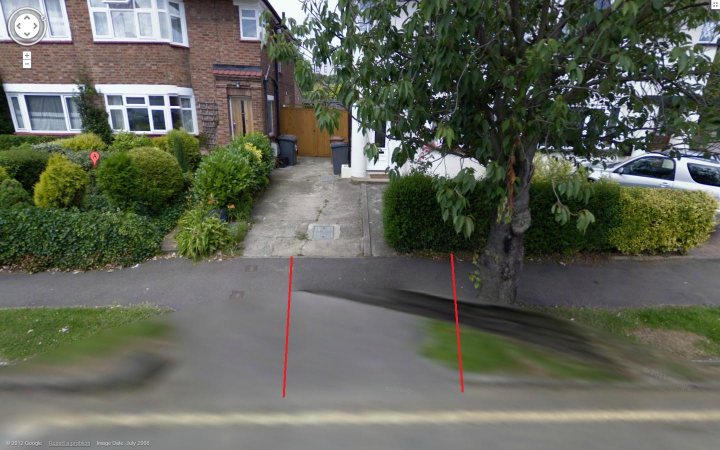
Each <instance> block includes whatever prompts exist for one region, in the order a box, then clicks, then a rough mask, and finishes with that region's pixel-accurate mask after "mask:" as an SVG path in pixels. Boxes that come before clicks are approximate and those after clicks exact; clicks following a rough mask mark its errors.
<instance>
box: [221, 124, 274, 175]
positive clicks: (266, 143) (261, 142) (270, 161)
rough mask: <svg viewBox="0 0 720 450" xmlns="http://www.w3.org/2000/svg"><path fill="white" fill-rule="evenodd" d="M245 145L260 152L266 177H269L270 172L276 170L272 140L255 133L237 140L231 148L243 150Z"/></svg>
mask: <svg viewBox="0 0 720 450" xmlns="http://www.w3.org/2000/svg"><path fill="white" fill-rule="evenodd" d="M245 144H251V145H252V146H253V147H255V148H256V149H258V150H260V154H261V155H262V165H263V171H262V173H264V176H269V175H270V172H272V170H273V169H274V168H275V154H274V153H273V151H272V147H270V139H269V138H268V137H267V136H265V135H264V134H262V133H258V132H254V133H250V134H247V135H245V136H240V137H237V138H235V139H234V140H233V141H232V142H231V143H230V144H229V145H228V147H229V148H232V149H236V150H241V149H243V148H244V147H245Z"/></svg>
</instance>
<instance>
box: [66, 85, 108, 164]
mask: <svg viewBox="0 0 720 450" xmlns="http://www.w3.org/2000/svg"><path fill="white" fill-rule="evenodd" d="M75 101H76V102H77V107H78V114H80V119H81V121H82V127H83V132H85V133H94V134H96V135H98V136H99V137H100V138H101V139H102V140H103V141H104V142H105V143H106V144H110V143H111V142H112V141H113V132H112V128H110V120H109V116H108V113H107V111H105V101H104V99H103V96H102V95H100V94H99V93H98V92H97V90H96V89H95V86H94V85H93V82H92V80H91V79H90V77H89V76H88V74H87V73H81V74H80V80H78V95H76V96H75ZM84 150H87V149H84Z"/></svg>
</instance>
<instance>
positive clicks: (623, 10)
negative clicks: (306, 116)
mask: <svg viewBox="0 0 720 450" xmlns="http://www.w3.org/2000/svg"><path fill="white" fill-rule="evenodd" d="M304 8H305V11H306V12H307V15H308V18H307V19H306V20H305V21H304V22H303V23H295V22H294V21H292V19H290V20H289V21H288V23H287V24H286V25H287V26H288V27H289V29H290V31H291V33H275V34H272V35H270V37H269V49H270V55H271V57H273V58H279V59H291V60H295V74H296V78H297V80H298V83H299V84H300V87H301V89H302V90H303V91H304V92H305V91H309V90H312V86H313V83H315V82H316V78H315V77H313V76H312V71H311V65H312V64H315V65H322V64H332V65H333V67H334V68H335V72H336V77H335V80H334V81H335V83H336V86H337V92H338V95H337V98H338V99H339V100H340V101H341V102H342V103H343V104H344V105H345V106H346V107H347V108H349V109H350V110H351V111H352V114H353V116H354V118H355V119H357V121H358V122H359V124H360V126H361V128H362V129H363V130H364V131H369V130H372V129H377V128H379V127H381V126H383V125H384V124H386V123H387V124H388V129H387V136H388V138H390V139H393V140H395V141H397V142H399V146H398V147H397V148H395V149H394V151H393V154H392V161H393V162H394V163H396V165H397V166H401V165H403V164H404V163H405V162H407V161H408V160H411V159H413V157H414V156H415V155H416V153H417V152H418V150H419V149H421V148H422V147H423V146H424V145H426V144H428V143H432V144H433V145H435V146H436V147H437V149H438V150H439V151H440V152H441V153H442V154H443V155H448V154H455V155H459V156H461V157H464V158H472V159H474V160H476V161H478V162H479V163H480V164H482V165H483V166H485V167H486V169H487V172H486V179H487V180H489V181H490V182H489V183H483V185H484V186H487V192H486V195H488V196H490V197H492V198H493V199H495V200H497V202H498V204H499V205H500V206H499V208H498V218H497V221H496V222H497V223H496V224H495V225H494V226H493V227H492V228H491V231H490V237H489V239H488V244H487V246H486V248H485V249H484V251H483V252H482V254H481V257H480V258H479V262H480V265H481V266H483V267H484V268H485V269H488V270H489V272H488V274H489V275H490V276H488V277H485V278H486V281H487V280H488V279H490V278H493V277H494V278H497V279H500V283H504V287H497V286H495V288H494V289H495V291H497V292H496V293H498V292H499V291H503V292H502V293H498V295H497V298H496V299H499V300H501V301H502V300H512V299H513V298H514V286H515V285H516V280H517V274H518V273H519V270H520V266H521V261H522V257H523V249H522V236H523V233H524V232H525V231H526V230H527V229H528V227H529V225H530V211H529V208H528V204H529V203H528V196H529V187H530V180H531V178H532V176H533V171H534V168H533V157H534V156H535V154H536V153H538V152H568V151H569V152H572V153H573V154H575V155H579V156H591V157H592V156H596V155H598V154H599V153H602V152H604V151H624V152H627V151H630V150H632V149H636V148H640V149H645V148H647V147H648V146H649V143H650V142H651V141H652V140H653V139H655V138H656V137H658V136H672V137H673V143H674V144H677V145H688V144H689V143H690V142H691V139H692V137H693V136H695V135H697V134H698V133H699V132H700V131H701V127H703V126H707V125H708V121H705V122H702V121H701V122H698V121H697V120H693V118H694V117H696V115H697V114H698V112H699V111H700V108H701V106H702V104H703V97H702V95H701V94H702V89H703V86H704V83H705V81H706V79H707V77H708V74H709V73H711V72H712V71H715V70H716V66H715V65H714V63H713V62H712V61H710V60H709V58H708V57H707V56H705V54H704V53H703V50H704V49H703V47H702V46H700V45H694V44H693V43H692V41H691V38H690V35H689V33H688V30H691V29H694V28H697V27H699V26H701V25H703V24H704V23H705V22H706V21H708V20H711V19H718V18H720V17H718V14H717V13H716V12H712V11H711V10H710V8H709V5H708V2H696V0H652V1H647V0H605V1H603V0H600V1H595V0H507V1H499V0H475V1H453V0H420V1H418V0H399V1H397V0H372V1H368V2H356V1H351V0H339V1H338V6H337V8H331V7H329V6H328V4H327V2H326V1H323V0H306V1H305V2H304ZM290 34H291V35H293V36H294V37H295V38H294V39H290V38H289V37H288V36H289V35H290ZM303 52H305V53H309V54H311V55H312V63H311V62H310V61H308V60H307V59H306V58H305V57H303V56H302V54H303ZM313 92H314V94H312V95H310V97H311V100H313V101H315V104H316V113H317V115H318V119H319V124H320V125H321V126H322V127H326V128H333V127H336V126H337V123H338V116H337V115H336V114H334V113H333V111H332V110H331V109H330V108H327V107H326V106H327V104H328V103H327V102H326V101H324V100H327V99H326V98H324V91H323V90H322V89H314V90H313ZM365 151H366V154H367V155H368V156H370V157H377V154H378V149H377V148H376V147H375V146H374V145H373V144H369V145H368V146H367V147H366V148H365ZM395 170H397V169H395ZM475 178H476V177H475V176H473V174H472V173H471V172H470V170H469V169H465V170H463V171H461V172H460V173H459V174H458V175H457V177H455V178H454V179H452V180H444V181H443V180H441V181H439V182H438V183H437V186H436V187H437V191H438V201H439V202H440V205H441V207H442V208H443V210H444V211H445V213H444V216H445V217H446V219H447V220H452V222H453V224H454V225H455V229H456V231H458V232H464V233H465V234H466V235H469V234H471V233H472V232H473V231H474V229H475V227H474V222H473V218H472V216H471V215H470V214H468V213H467V212H466V207H467V205H468V200H467V198H468V196H469V194H470V193H472V192H474V190H475V188H476V182H475ZM578 187H579V186H578V184H577V181H573V180H567V181H565V182H563V184H559V185H558V193H557V203H556V205H555V206H554V207H553V212H554V213H555V214H556V216H557V217H558V219H560V221H567V220H569V219H570V217H571V216H574V217H575V218H576V219H577V220H578V222H579V226H580V227H581V228H583V229H584V228H586V227H587V226H588V225H589V224H590V223H591V222H592V219H593V217H592V214H591V213H590V212H589V211H586V210H582V211H579V212H572V211H570V210H569V209H568V208H567V207H566V206H565V204H564V203H563V198H571V199H575V198H581V197H582V196H585V195H586V194H585V193H584V192H582V189H578ZM539 213H540V214H543V212H539ZM547 213H548V214H550V212H549V211H548V212H547ZM491 290H492V287H491Z"/></svg>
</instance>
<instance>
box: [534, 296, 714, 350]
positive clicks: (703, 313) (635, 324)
mask: <svg viewBox="0 0 720 450" xmlns="http://www.w3.org/2000/svg"><path fill="white" fill-rule="evenodd" d="M541 311H542V312H544V313H547V314H552V315H554V316H556V317H560V318H563V319H567V320H572V321H574V322H577V323H581V324H583V325H586V326H588V327H591V328H594V329H598V330H603V331H605V332H607V333H610V334H613V335H615V336H620V337H623V338H631V339H633V340H636V335H637V334H638V332H640V331H642V330H648V329H649V330H656V331H678V332H684V333H692V334H694V335H697V336H698V337H700V338H702V339H700V340H698V341H697V342H696V343H695V344H696V345H697V346H698V347H699V349H698V350H701V351H702V352H703V353H705V354H706V355H707V356H720V308H717V307H709V306H688V307H680V306H666V307H659V308H626V309H619V310H606V309H596V308H543V309H542V310H541ZM675 336H676V337H675V340H677V339H679V338H680V337H679V336H678V335H675ZM669 344H671V345H672V344H681V343H679V342H674V343H669ZM663 350H673V349H672V348H669V349H668V348H664V349H663Z"/></svg>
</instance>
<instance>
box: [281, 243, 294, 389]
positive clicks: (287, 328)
mask: <svg viewBox="0 0 720 450" xmlns="http://www.w3.org/2000/svg"><path fill="white" fill-rule="evenodd" d="M292 277H293V257H292V256H291V257H290V277H289V278H288V306H287V320H286V321H285V365H284V367H283V385H282V396H283V398H285V395H286V393H287V368H288V345H289V344H290V302H291V300H292Z"/></svg>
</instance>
